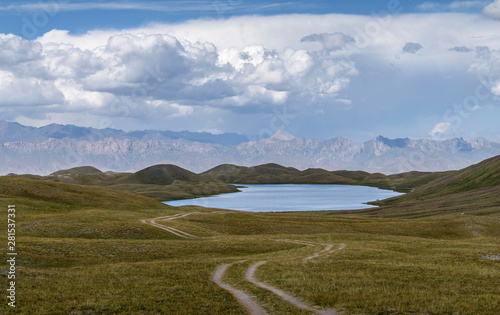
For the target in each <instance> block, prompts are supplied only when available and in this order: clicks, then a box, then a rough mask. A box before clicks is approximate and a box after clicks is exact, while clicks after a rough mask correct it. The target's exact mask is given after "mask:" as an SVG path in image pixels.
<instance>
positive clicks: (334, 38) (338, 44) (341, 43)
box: [300, 32, 355, 51]
mask: <svg viewBox="0 0 500 315" xmlns="http://www.w3.org/2000/svg"><path fill="white" fill-rule="evenodd" d="M300 41H301V42H318V43H321V44H322V45H323V49H324V50H326V51H335V50H339V49H342V48H343V47H345V46H346V45H348V44H352V43H354V42H355V40H354V38H352V37H351V36H348V35H346V34H344V33H340V32H337V33H332V34H329V33H321V34H311V35H308V36H305V37H303V38H302V39H301V40H300Z"/></svg>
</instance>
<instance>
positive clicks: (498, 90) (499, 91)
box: [491, 80, 500, 96]
mask: <svg viewBox="0 0 500 315" xmlns="http://www.w3.org/2000/svg"><path fill="white" fill-rule="evenodd" d="M491 93H493V94H495V95H496V96H500V80H499V81H497V82H496V83H494V84H493V86H492V87H491Z"/></svg>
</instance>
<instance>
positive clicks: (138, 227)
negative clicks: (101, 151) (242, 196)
mask: <svg viewBox="0 0 500 315" xmlns="http://www.w3.org/2000/svg"><path fill="white" fill-rule="evenodd" d="M0 184H2V183H1V182H0ZM21 184H22V185H21ZM45 185H47V184H46V183H39V182H34V181H26V180H25V181H23V182H19V185H17V186H15V189H14V188H12V189H10V190H6V189H4V190H3V191H4V192H6V191H8V192H9V195H7V194H5V193H4V194H3V195H0V207H2V208H3V209H6V207H7V205H8V204H15V205H16V214H17V217H16V224H17V243H16V250H17V252H18V256H17V259H18V261H17V267H18V273H17V279H16V282H17V286H18V287H17V305H18V307H17V308H16V310H15V313H16V314H71V313H72V314H136V313H141V312H142V313H145V314H151V313H153V314H156V313H162V314H245V312H246V311H245V309H244V308H243V307H242V306H241V305H240V304H239V303H238V302H237V301H236V299H235V298H234V297H233V296H232V295H230V294H229V293H228V292H227V291H225V290H223V289H221V288H220V287H218V286H217V285H216V284H215V283H213V282H212V280H211V277H212V274H213V272H214V270H215V268H216V267H217V266H218V265H219V264H221V263H234V262H240V261H241V263H238V264H234V265H232V266H231V267H230V268H229V269H228V271H227V273H226V275H225V277H224V281H225V282H227V283H230V284H231V285H233V286H234V287H237V288H240V289H243V290H245V291H247V292H248V293H249V294H251V295H253V296H255V298H256V300H257V301H258V302H259V303H260V304H261V305H263V306H264V307H265V308H266V309H267V311H268V312H269V313H272V314H308V312H304V311H300V310H298V309H296V308H295V307H293V306H291V305H290V304H289V303H287V302H284V301H282V300H281V299H280V298H279V297H277V296H275V295H272V294H270V293H269V292H268V291H266V290H263V289H260V288H258V287H256V286H254V285H252V284H251V283H249V282H247V281H245V280H244V272H245V270H246V268H247V267H248V266H249V265H250V264H251V263H254V262H257V261H262V260H266V261H268V263H267V264H265V265H263V266H261V267H260V268H259V269H258V270H257V274H256V275H257V278H258V279H259V280H260V281H265V282H267V283H269V284H270V285H273V286H275V287H277V288H280V289H282V290H284V291H286V292H288V293H290V294H292V295H294V296H297V297H300V298H302V299H303V300H304V301H306V302H307V303H309V304H311V305H315V306H317V307H319V308H323V309H326V308H335V309H337V310H340V311H342V312H344V313H345V314H391V313H396V312H399V314H411V313H415V314H453V313H458V312H459V313H460V314H497V313H498V311H497V310H498V309H499V308H500V289H499V288H500V286H499V285H498V284H499V283H500V262H499V261H494V260H489V259H486V258H485V255H491V254H494V255H498V254H500V241H499V240H500V218H497V217H489V216H473V215H447V216H434V217H427V218H420V219H411V220H410V219H390V218H364V217H356V216H352V215H349V216H336V215H326V214H323V213H317V212H316V213H307V212H300V213H244V212H236V211H224V213H220V210H217V209H205V208H201V207H180V208H173V207H169V206H166V205H163V204H161V203H158V202H156V201H153V200H150V199H147V198H143V197H139V196H135V195H132V194H128V193H124V192H115V191H111V190H105V189H100V188H92V187H80V186H72V185H63V184H54V183H50V184H49V185H51V186H50V187H52V188H50V187H49V188H47V186H45ZM52 185H55V186H52ZM16 187H17V188H16ZM102 205H104V206H102ZM214 211H216V212H217V213H214ZM3 213H5V211H4V212H3ZM176 213H193V214H191V215H189V216H186V217H183V218H179V219H175V220H168V221H161V220H158V221H157V222H158V223H160V224H165V225H168V226H172V227H175V228H178V229H181V230H184V231H186V232H188V233H191V234H194V235H196V236H198V238H197V239H192V240H191V239H181V238H179V237H177V236H175V235H173V234H170V233H168V232H167V231H164V230H161V229H158V228H156V227H153V226H150V225H146V224H143V223H141V222H140V220H142V219H148V218H155V217H160V216H167V215H173V214H176ZM0 224H1V229H0V233H1V234H3V235H6V229H5V227H6V216H2V217H1V218H0ZM283 239H293V240H303V241H309V242H317V243H325V244H333V245H335V246H338V245H339V244H340V243H344V244H346V248H345V249H343V250H341V251H336V252H332V253H327V254H325V255H321V256H319V257H317V258H314V259H311V260H308V261H303V260H302V258H304V257H306V256H308V255H311V254H313V253H315V252H317V251H319V250H321V249H322V248H323V247H322V246H304V245H300V244H294V243H287V242H283V241H280V240H283ZM5 246H6V242H4V243H3V244H2V251H3V252H5V249H6V248H5ZM5 262H6V259H2V263H1V264H0V268H1V269H2V270H6V269H7V265H6V264H5ZM1 278H2V279H3V282H4V283H6V282H7V279H6V275H5V274H4V273H2V275H1ZM4 302H5V303H2V304H1V306H0V312H4V313H6V314H8V313H14V312H12V310H11V309H9V307H8V306H7V305H6V299H5V300H4Z"/></svg>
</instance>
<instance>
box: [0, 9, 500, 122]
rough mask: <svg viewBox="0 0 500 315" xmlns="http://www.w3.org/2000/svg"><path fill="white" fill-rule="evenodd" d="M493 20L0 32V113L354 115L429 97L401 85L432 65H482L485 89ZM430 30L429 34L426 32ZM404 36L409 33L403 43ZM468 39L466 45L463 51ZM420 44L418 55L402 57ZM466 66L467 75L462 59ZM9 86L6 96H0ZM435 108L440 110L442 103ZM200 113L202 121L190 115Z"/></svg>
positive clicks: (286, 19) (403, 18)
mask: <svg viewBox="0 0 500 315" xmlns="http://www.w3.org/2000/svg"><path fill="white" fill-rule="evenodd" d="M499 23H500V22H498V21H496V20H492V19H487V18H484V17H482V16H478V15H477V14H476V15H472V14H418V15H395V16H390V17H386V18H380V19H379V18H377V17H375V18H374V17H373V16H352V15H339V14H335V15H314V16H311V15H293V16H291V15H290V16H289V15H282V16H270V17H264V16H241V17H233V18H229V19H219V20H198V21H189V22H185V23H178V24H153V25H148V26H144V27H141V28H137V29H128V30H94V31H89V32H88V33H85V34H71V33H68V32H67V31H63V30H53V31H50V32H48V33H46V34H45V35H43V36H42V37H40V38H38V39H37V40H34V41H26V40H24V39H22V38H20V37H16V36H14V35H1V34H0V71H3V72H2V73H3V74H2V77H3V78H4V81H2V83H1V85H0V89H1V91H0V92H1V93H2V99H0V114H4V113H5V112H6V110H7V107H6V106H10V107H11V108H12V107H13V105H12V106H11V105H7V104H18V105H23V107H25V108H28V107H30V108H35V107H36V108H37V111H35V110H34V111H33V112H32V113H31V112H29V111H27V110H26V111H23V112H22V113H21V112H20V111H18V114H22V115H25V116H28V117H24V119H29V116H33V115H38V114H39V113H41V112H42V111H43V112H45V113H48V114H50V115H49V116H50V117H63V116H61V115H62V114H61V113H67V112H73V113H76V114H75V115H74V116H75V117H76V116H78V115H81V116H83V115H95V116H96V117H112V118H113V117H117V118H119V119H115V120H124V119H129V120H128V121H132V120H136V121H142V122H156V125H155V128H166V127H165V125H163V121H164V120H167V121H168V123H169V126H170V125H171V124H176V123H177V124H178V125H177V126H180V127H178V128H184V127H183V125H182V123H184V124H186V123H191V121H194V118H195V117H197V118H198V119H199V120H198V121H197V122H196V123H192V125H195V127H194V128H193V127H190V129H192V130H197V129H200V128H213V127H214V126H217V127H218V128H219V129H221V130H224V127H225V126H227V125H225V126H222V125H219V123H218V120H217V119H218V118H219V117H223V118H224V121H225V123H226V122H228V121H231V119H232V120H234V118H235V117H237V115H238V114H240V113H242V112H245V113H252V115H254V116H253V117H255V118H254V120H253V121H248V125H252V126H256V125H257V124H256V122H257V121H258V120H259V119H261V120H265V118H263V117H266V116H265V114H269V113H271V112H273V110H274V109H275V108H276V107H277V106H278V107H279V106H283V105H287V106H288V107H287V108H288V110H289V111H294V110H296V111H300V110H301V111H302V112H300V113H301V114H304V115H307V113H314V112H322V111H324V112H325V113H329V110H331V109H332V108H334V109H337V108H338V109H343V108H345V107H346V106H345V105H348V107H349V108H350V110H352V111H356V110H359V112H358V113H359V115H358V116H362V115H363V114H364V112H363V110H365V111H366V107H363V102H364V100H363V98H367V99H370V100H371V101H372V102H371V103H372V104H385V103H388V102H392V100H396V99H397V100H398V103H399V104H401V105H394V104H393V105H391V106H393V107H394V108H395V109H401V108H396V107H397V106H401V107H402V106H408V107H410V106H411V104H413V103H412V102H414V103H417V104H431V103H432V101H430V100H429V99H424V98H425V97H428V98H431V97H432V95H427V96H426V94H425V93H420V94H419V96H418V97H414V98H413V97H410V96H409V95H412V93H413V92H414V91H415V86H422V85H421V84H420V82H430V81H429V78H431V79H433V80H435V81H432V82H437V83H438V84H439V82H443V81H442V80H441V79H440V78H441V77H440V76H441V75H448V76H449V77H453V78H457V80H460V81H461V82H462V81H467V80H469V79H470V78H471V77H472V76H473V75H471V73H484V74H487V75H490V76H491V77H492V80H491V84H490V90H491V92H492V93H493V92H495V93H496V92H498V89H499V88H498V82H500V78H499V77H498V73H500V70H499V68H498V67H497V66H496V64H497V63H498V61H496V60H498V57H497V55H498V53H497V52H496V51H495V50H494V49H493V48H488V47H499V46H498V45H499V41H498V34H497V33H498V31H497V30H498V29H499V27H500V24H499ZM436 29H439V32H440V33H439V37H436V36H435V34H433V33H432V30H436ZM407 39H411V40H412V42H408V43H406V40H407ZM314 43H318V44H321V49H318V47H319V45H317V46H318V47H312V46H313V45H312V44H314ZM404 43H406V45H403V44H404ZM402 46H404V48H403V52H405V54H403V55H402V54H401V51H402ZM477 46H478V48H476V49H475V52H476V53H475V54H474V53H473V52H471V53H465V52H468V51H470V50H469V49H470V48H469V47H471V48H472V47H477ZM353 47H355V48H356V49H353ZM423 47H425V55H422V56H419V58H411V56H412V55H411V54H416V53H419V52H420V51H421V49H422V48H423ZM450 47H452V48H450ZM313 48H314V49H313ZM457 52H464V53H460V54H459V53H457ZM436 65H439V66H438V67H436ZM469 65H470V67H469V70H470V71H469V73H467V72H465V71H464V70H463V69H466V68H467V66H469ZM412 71H413V72H412ZM400 73H405V74H407V73H411V74H412V77H413V78H414V80H413V79H412V80H413V81H412V82H410V83H408V82H405V83H404V84H401V85H397V86H398V89H397V91H392V90H391V93H388V90H389V89H391V88H392V87H394V86H395V83H400V82H398V80H399V77H398V74H400ZM460 73H462V75H463V77H460ZM355 77H357V79H356V80H353V78H355ZM7 78H8V80H7ZM374 80H377V84H373V82H374ZM447 82H449V81H447ZM474 82H477V81H474ZM353 83H354V84H353ZM413 83H415V84H413ZM493 83H495V84H493ZM23 85H24V86H29V87H31V88H30V91H27V90H23V89H21V87H22V86H23ZM9 87H15V88H14V89H12V88H9ZM438 88H439V87H438V86H436V89H438ZM447 88H448V87H446V86H444V87H443V89H442V90H443V91H447ZM473 88H474V87H472V89H473ZM12 91H16V93H17V94H16V95H10V94H13V92H12ZM460 92H461V91H460ZM9 93H10V94H9ZM464 93H465V92H464ZM455 94H458V93H455V92H454V93H453V95H452V96H454V95H455ZM360 95H362V96H360ZM366 95H368V96H366ZM388 95H391V97H388ZM450 95H451V94H450ZM392 96H394V97H392ZM444 97H445V96H443V98H444ZM457 97H458V96H457ZM460 97H462V96H460ZM464 97H465V96H464ZM458 101H460V100H457V102H458ZM2 102H3V103H2ZM349 102H350V104H348V103H349ZM394 102H395V101H394ZM366 103H368V102H366ZM443 103H444V102H443ZM1 104H5V105H4V106H2V105H1ZM403 104H404V105H403ZM481 105H482V104H481ZM388 106H389V105H388ZM441 106H442V107H443V108H442V111H443V112H445V111H446V110H447V108H445V106H448V105H441ZM358 108H359V109H358ZM434 110H435V109H434ZM14 111H15V110H14ZM396 111H397V110H396ZM262 113H264V115H261V114H262ZM296 113H297V112H295V114H296ZM60 114H61V115H60ZM330 114H331V113H330ZM259 115H260V116H259ZM332 115H333V114H332ZM355 116H356V115H352V117H355ZM245 117H248V116H245ZM14 118H15V117H14ZM168 118H175V119H168ZM208 118H210V123H207V124H206V125H203V124H200V123H199V122H200V121H205V120H206V121H208V120H209V119H208ZM64 119H68V115H66V116H64ZM245 119H247V118H245ZM339 119H340V118H339ZM68 121H69V120H68ZM370 121H372V120H370ZM59 122H60V121H59ZM73 122H75V121H74V120H73ZM75 123H76V122H75ZM264 123H265V122H263V123H262V122H261V124H264ZM226 124H229V123H226ZM233 124H236V123H233ZM136 126H137V127H134V128H144V127H141V126H140V125H139V124H137V125H136ZM126 127H127V128H128V126H126ZM148 127H149V126H148ZM237 127H238V128H239V127H240V126H239V125H238V126H237ZM169 128H170V127H169ZM172 128H173V127H172ZM188 128H189V127H188ZM253 128H260V127H253ZM367 128H368V127H367ZM236 129H237V128H236V127H235V128H233V130H236ZM249 129H250V127H249ZM426 131H427V130H426Z"/></svg>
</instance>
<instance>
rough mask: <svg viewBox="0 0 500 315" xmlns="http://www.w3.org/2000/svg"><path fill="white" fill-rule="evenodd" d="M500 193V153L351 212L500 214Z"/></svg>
mask: <svg viewBox="0 0 500 315" xmlns="http://www.w3.org/2000/svg"><path fill="white" fill-rule="evenodd" d="M499 196H500V156H496V157H493V158H490V159H487V160H485V161H482V162H480V163H478V164H475V165H471V166H469V167H467V168H464V169H462V170H459V171H450V172H445V173H442V174H440V175H439V176H437V178H435V179H434V180H432V181H429V182H428V183H426V184H423V185H420V186H419V187H417V188H416V189H414V190H413V191H412V192H410V193H407V194H405V195H401V196H398V197H394V198H389V199H386V200H381V201H379V202H373V203H372V204H375V205H379V206H381V208H379V209H369V210H359V211H356V212H350V213H351V214H354V213H356V214H357V215H368V216H379V217H423V216H432V215H442V214H462V213H464V214H477V215H493V216H500V202H499V200H500V199H499ZM347 213H348V212H345V211H342V212H339V213H338V214H347Z"/></svg>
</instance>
